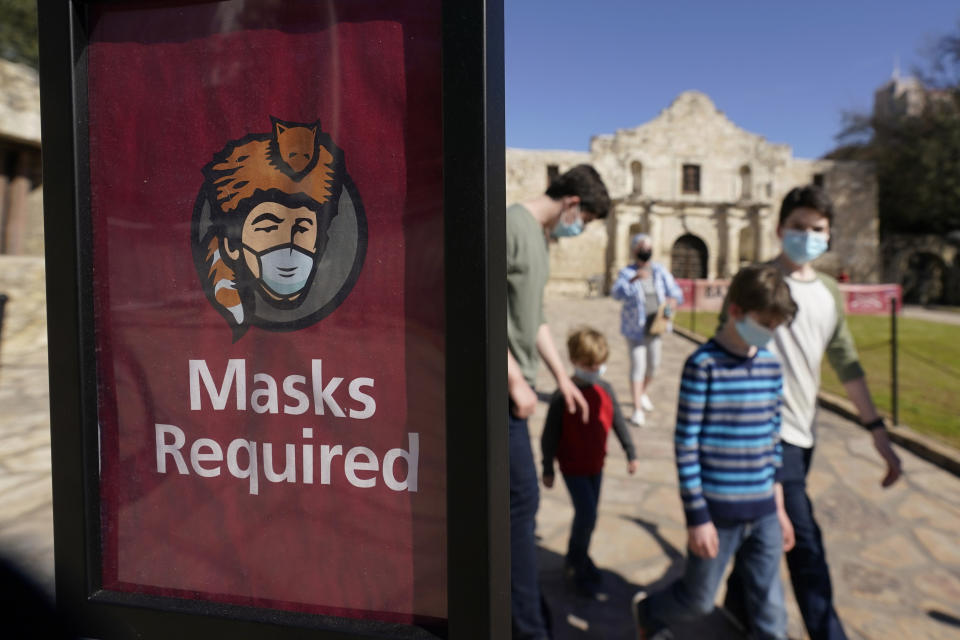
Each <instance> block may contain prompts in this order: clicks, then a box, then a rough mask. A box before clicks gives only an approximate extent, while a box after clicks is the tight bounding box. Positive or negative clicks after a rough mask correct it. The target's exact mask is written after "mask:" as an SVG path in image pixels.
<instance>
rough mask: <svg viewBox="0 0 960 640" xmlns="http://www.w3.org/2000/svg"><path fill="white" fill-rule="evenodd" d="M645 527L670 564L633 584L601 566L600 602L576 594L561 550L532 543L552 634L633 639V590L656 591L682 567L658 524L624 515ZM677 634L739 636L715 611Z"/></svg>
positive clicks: (562, 638) (682, 639)
mask: <svg viewBox="0 0 960 640" xmlns="http://www.w3.org/2000/svg"><path fill="white" fill-rule="evenodd" d="M628 520H632V521H633V522H636V523H637V525H638V526H640V527H641V528H643V529H645V530H646V531H647V532H648V533H650V535H651V536H653V538H654V539H655V540H656V541H657V543H658V544H659V545H660V546H661V547H662V548H663V550H664V552H665V553H666V554H667V555H668V557H669V558H670V562H671V563H670V567H669V568H668V569H667V571H666V572H665V573H664V574H663V575H662V576H661V577H660V578H658V579H657V580H656V581H655V582H651V583H649V584H646V585H639V584H633V583H631V582H629V581H627V580H625V579H624V578H623V577H622V576H621V575H619V574H617V573H615V572H614V571H611V570H609V569H606V568H604V567H600V569H601V572H602V574H603V590H604V592H605V593H606V594H607V595H608V599H607V600H606V601H605V602H598V601H596V600H593V599H591V598H585V597H582V596H579V595H577V593H576V591H575V589H574V587H573V585H572V584H571V583H570V582H569V581H568V580H566V579H565V578H564V571H563V564H564V562H563V560H564V559H563V556H562V555H560V554H558V553H554V552H553V551H550V550H548V549H544V548H543V547H537V554H538V561H539V563H540V588H541V589H542V591H543V597H544V598H545V599H546V601H547V604H548V606H549V608H550V614H551V619H552V626H553V638H554V640H587V639H590V640H635V639H636V637H637V635H636V631H635V629H634V625H633V617H632V613H631V612H630V602H631V600H632V599H633V595H634V594H635V593H636V592H637V591H638V590H639V589H641V588H644V589H647V590H648V591H656V590H658V589H661V588H663V587H665V586H667V585H668V584H669V583H670V582H672V581H673V580H674V579H676V578H677V577H679V576H680V574H681V572H682V571H683V555H682V554H681V553H680V551H679V550H677V549H676V548H675V547H673V546H672V545H671V544H670V543H669V542H667V541H666V540H665V539H663V538H662V537H661V536H660V535H659V534H658V532H657V525H655V524H652V523H649V522H645V521H643V520H639V519H636V518H628ZM672 631H673V633H674V635H675V637H676V640H742V638H743V636H742V635H741V634H739V633H738V632H737V631H736V629H735V628H734V627H733V626H732V625H731V624H730V623H729V622H728V621H727V620H726V618H724V617H723V615H722V614H721V613H720V612H719V611H714V612H713V613H711V614H710V615H708V616H706V617H705V618H702V619H701V620H698V621H696V622H695V623H690V624H684V625H682V626H675V627H673V628H672Z"/></svg>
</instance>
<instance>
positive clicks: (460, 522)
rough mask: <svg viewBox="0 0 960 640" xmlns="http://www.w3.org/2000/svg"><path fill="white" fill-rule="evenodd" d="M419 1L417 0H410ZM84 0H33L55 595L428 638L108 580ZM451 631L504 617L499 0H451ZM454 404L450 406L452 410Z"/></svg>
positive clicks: (245, 628) (91, 626) (105, 633)
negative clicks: (138, 591)
mask: <svg viewBox="0 0 960 640" xmlns="http://www.w3.org/2000/svg"><path fill="white" fill-rule="evenodd" d="M411 1H415V0H411ZM87 4H88V3H85V2H81V1H79V0H40V1H39V2H38V5H39V32H40V79H41V110H42V111H41V113H42V126H43V171H44V202H45V204H44V227H45V233H46V240H45V242H46V263H47V267H46V268H47V273H48V279H47V305H48V332H49V365H50V407H51V408H50V419H51V438H52V458H53V470H52V476H53V492H54V533H55V549H56V551H55V562H56V596H57V604H58V607H59V609H60V610H61V612H63V614H64V615H66V616H70V617H71V619H72V620H73V621H74V622H75V623H76V624H77V627H78V628H77V631H78V632H79V633H80V634H81V635H82V636H84V637H93V638H126V637H137V638H158V639H159V638H164V639H166V638H169V637H171V636H174V635H176V636H177V637H180V638H184V639H185V640H189V639H190V638H207V637H231V638H247V637H250V638H253V637H264V636H265V635H269V637H271V638H280V639H289V640H293V639H297V638H329V639H335V638H359V637H384V638H421V637H427V638H431V637H438V636H436V635H433V634H432V633H430V632H428V631H426V630H424V629H422V628H420V627H416V626H410V625H402V624H387V623H382V622H372V621H362V620H354V619H347V618H336V617H329V616H319V615H306V614H296V613H290V612H286V611H278V610H273V609H257V608H251V607H243V606H235V605H221V604H216V603H210V602H207V601H194V600H186V599H180V598H165V597H156V596H144V595H134V594H128V593H119V592H112V591H106V590H104V589H102V588H101V585H100V584H98V576H99V566H100V528H99V523H100V516H99V513H100V500H99V481H98V456H99V444H98V407H97V384H98V381H97V377H96V360H95V342H94V313H93V300H92V269H91V264H92V253H93V249H92V242H91V236H90V232H89V229H90V191H89V166H88V156H87V149H88V140H87V134H88V130H87V127H88V120H87V68H86V56H87V51H86V46H87V29H86V15H87ZM442 7H443V16H442V24H443V32H442V45H441V46H442V101H443V104H442V111H443V121H442V122H438V123H437V126H438V127H442V138H443V193H444V199H443V201H444V204H443V215H444V220H445V224H444V227H445V238H444V251H445V263H444V269H445V280H444V282H445V284H444V286H445V300H446V310H445V318H446V330H445V331H446V334H445V338H446V348H445V353H446V356H445V357H446V398H445V402H446V406H447V407H456V408H457V411H456V416H457V418H456V423H455V424H453V423H452V422H451V421H450V420H449V418H448V423H447V425H446V433H447V438H446V440H447V478H446V479H447V495H448V501H447V540H448V556H447V567H448V593H447V596H448V629H447V635H448V637H449V638H455V639H457V640H460V639H466V638H490V639H493V638H497V639H499V638H506V637H509V635H510V630H509V624H510V622H509V565H510V554H509V540H508V536H509V534H508V531H509V520H508V517H509V515H508V507H507V498H508V479H509V474H508V456H507V434H506V429H505V425H504V418H505V416H506V413H507V398H506V393H505V390H506V367H505V352H506V326H505V323H504V320H503V319H504V317H505V312H506V309H505V304H506V296H505V281H506V278H505V260H504V255H505V234H504V199H505V198H504V139H503V136H504V107H503V104H504V87H503V82H504V79H503V6H502V2H501V1H500V0H469V1H467V2H453V1H452V0H444V1H443V2H442ZM450 413H453V412H450Z"/></svg>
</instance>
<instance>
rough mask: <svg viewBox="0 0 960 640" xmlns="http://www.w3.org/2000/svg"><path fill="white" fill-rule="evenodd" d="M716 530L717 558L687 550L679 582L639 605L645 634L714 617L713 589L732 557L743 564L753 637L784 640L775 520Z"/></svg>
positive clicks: (770, 516)
mask: <svg viewBox="0 0 960 640" xmlns="http://www.w3.org/2000/svg"><path fill="white" fill-rule="evenodd" d="M716 527H717V541H718V543H719V544H718V546H717V555H716V557H714V558H701V557H699V556H696V555H694V554H693V553H691V552H689V550H688V553H687V563H686V567H685V568H684V572H683V576H682V577H681V578H680V579H679V580H677V581H676V582H674V583H672V584H671V585H670V586H669V587H667V588H666V589H664V590H663V591H658V592H656V593H652V594H650V596H649V597H648V598H647V599H646V600H645V601H644V602H642V603H641V607H642V618H643V619H645V620H646V621H648V623H650V624H651V625H652V628H650V629H648V631H657V630H659V629H660V628H662V627H663V626H669V625H671V624H673V623H677V622H684V621H688V620H693V619H696V618H698V617H700V616H705V615H707V614H708V613H710V612H711V611H713V602H714V598H715V596H716V593H717V588H718V587H719V586H720V583H721V582H722V581H723V574H724V571H725V570H726V568H727V564H728V563H729V562H730V558H732V557H734V554H736V556H737V557H738V558H739V559H740V560H741V562H740V573H741V577H742V579H743V583H742V584H743V586H744V587H745V588H744V594H745V595H746V597H747V598H748V601H749V610H750V611H752V612H753V613H754V617H755V619H754V622H755V636H756V637H758V638H762V639H763V640H773V639H777V640H780V639H785V638H786V637H787V635H786V632H787V612H786V609H785V607H784V605H783V590H782V589H780V588H779V584H780V558H781V557H782V554H783V536H782V533H781V532H780V521H779V520H778V519H777V514H776V513H770V514H767V515H765V516H762V517H760V518H757V519H756V520H752V521H750V522H743V523H739V524H728V525H723V524H717V525H716Z"/></svg>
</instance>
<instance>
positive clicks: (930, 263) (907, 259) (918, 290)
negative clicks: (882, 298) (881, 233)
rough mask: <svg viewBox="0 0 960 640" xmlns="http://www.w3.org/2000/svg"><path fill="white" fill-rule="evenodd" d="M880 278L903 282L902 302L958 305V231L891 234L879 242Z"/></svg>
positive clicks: (959, 299) (959, 282)
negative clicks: (881, 265) (943, 233)
mask: <svg viewBox="0 0 960 640" xmlns="http://www.w3.org/2000/svg"><path fill="white" fill-rule="evenodd" d="M883 264H884V273H883V276H884V280H885V281H886V282H896V283H898V284H901V285H903V299H904V302H907V303H913V304H948V305H957V304H960V231H955V232H953V233H950V234H947V235H946V236H940V235H933V234H906V233H898V234H892V235H890V236H889V237H887V238H885V239H884V241H883Z"/></svg>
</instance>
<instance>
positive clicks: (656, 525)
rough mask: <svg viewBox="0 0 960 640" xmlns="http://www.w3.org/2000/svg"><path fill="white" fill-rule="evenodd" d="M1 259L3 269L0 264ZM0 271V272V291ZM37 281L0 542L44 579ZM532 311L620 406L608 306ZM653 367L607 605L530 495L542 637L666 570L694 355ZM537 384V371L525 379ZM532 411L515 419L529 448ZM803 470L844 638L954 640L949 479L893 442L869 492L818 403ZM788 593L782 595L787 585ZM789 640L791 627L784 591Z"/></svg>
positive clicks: (11, 404)
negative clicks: (547, 619) (894, 468)
mask: <svg viewBox="0 0 960 640" xmlns="http://www.w3.org/2000/svg"><path fill="white" fill-rule="evenodd" d="M8 264H9V263H8ZM20 266H21V267H22V269H23V277H26V278H29V279H30V280H31V281H32V282H34V283H37V282H42V281H40V280H38V279H39V278H42V264H40V263H30V262H24V263H23V265H20ZM3 280H4V278H3V276H2V275H0V288H2V285H3V284H4V282H3ZM42 309H43V291H42V284H40V286H32V287H27V288H26V290H25V291H19V292H17V295H16V296H15V297H14V296H11V302H10V303H9V304H8V306H7V318H6V322H5V326H4V328H3V337H2V343H0V552H2V553H3V554H5V555H6V556H8V557H12V558H13V559H14V560H15V561H16V562H17V563H19V564H20V565H21V566H23V567H24V568H26V569H27V570H28V571H29V572H30V573H32V574H33V575H34V576H35V577H36V578H37V579H38V581H39V582H40V583H41V584H42V585H44V586H45V587H46V588H48V589H52V585H53V535H52V506H51V492H50V456H49V454H50V436H49V412H48V409H47V366H46V333H45V332H46V327H45V322H44V321H43V313H42ZM547 314H548V317H549V318H550V319H551V321H552V325H551V326H552V327H553V329H554V332H555V336H556V338H557V344H558V345H563V344H564V343H565V336H566V333H567V331H568V330H569V328H571V327H572V326H575V325H579V324H583V323H590V324H592V325H593V326H595V327H597V328H598V329H600V330H602V331H603V332H604V333H606V335H607V336H608V338H609V340H610V343H611V346H612V348H613V354H612V357H611V361H610V363H609V367H608V373H607V378H608V379H609V380H610V381H611V382H612V383H613V385H614V388H615V389H616V391H617V393H618V395H619V396H620V399H621V401H622V403H623V407H624V411H625V412H626V413H628V414H629V412H630V411H631V410H632V407H631V406H630V404H629V394H628V391H627V360H626V353H625V348H624V346H623V341H622V339H621V338H620V335H619V330H618V326H619V324H618V323H619V320H618V315H619V305H618V304H617V303H615V302H613V301H612V300H609V299H607V298H599V299H589V300H584V299H580V298H563V297H553V298H550V299H548V304H547ZM665 340H666V343H665V345H664V346H665V348H664V362H663V365H662V369H661V372H660V374H659V376H658V378H657V381H656V384H655V387H654V389H653V393H652V397H653V400H654V402H655V403H656V405H657V410H656V411H655V412H653V413H652V414H650V416H649V421H648V426H646V427H644V428H642V429H638V428H631V434H632V435H633V437H634V440H635V442H636V444H637V446H638V451H639V455H640V460H641V466H640V471H639V472H638V473H637V475H636V476H632V477H631V476H628V475H627V473H626V462H625V458H624V455H623V452H622V451H621V450H620V448H619V445H618V444H617V443H616V441H615V440H612V441H611V443H610V456H609V459H608V462H607V468H606V476H605V478H604V485H603V497H602V503H601V507H600V517H599V522H598V526H597V530H596V533H595V535H594V538H593V546H592V554H593V557H594V559H595V560H596V562H597V564H598V565H599V566H600V567H601V568H602V569H604V573H605V580H606V585H607V588H608V590H609V592H610V595H611V599H610V600H609V601H608V602H603V603H599V602H592V601H589V602H588V601H586V600H584V599H582V598H577V597H576V596H575V595H573V594H571V593H570V592H569V591H568V590H567V589H566V587H565V585H564V582H563V578H562V566H563V553H564V551H565V549H566V540H567V534H568V531H569V525H570V520H571V518H572V509H571V507H570V501H569V498H568V496H567V493H566V490H565V488H564V486H563V484H562V483H561V482H558V483H557V485H556V486H555V487H554V488H553V489H552V490H546V489H544V490H543V491H542V493H541V507H540V512H539V515H538V527H537V530H538V534H539V536H540V546H541V549H540V553H541V568H542V581H543V585H544V592H545V594H546V596H547V598H548V601H549V602H550V605H551V607H552V610H553V613H554V625H555V634H556V637H557V639H558V640H566V639H581V638H583V639H586V638H591V639H597V640H601V639H602V640H621V639H622V640H627V639H629V638H633V637H634V636H633V631H632V624H631V621H630V617H629V611H628V602H629V600H630V597H631V596H632V594H633V593H634V591H635V590H636V589H637V588H638V587H640V586H649V585H654V586H657V585H660V584H663V583H664V582H665V581H666V580H668V579H671V578H672V577H674V576H676V575H677V574H678V572H679V571H680V570H681V569H682V566H683V565H682V563H683V555H684V551H683V550H684V545H685V530H684V526H683V514H682V512H681V508H680V500H679V497H678V494H677V489H676V478H675V470H674V465H673V445H672V426H673V425H672V420H673V414H674V412H675V408H674V407H675V403H676V392H677V382H678V378H679V372H680V367H681V366H682V363H683V360H684V358H685V357H686V356H687V354H688V353H690V352H691V351H692V350H693V349H694V345H693V344H691V343H690V342H688V341H686V340H684V339H682V338H679V337H675V336H668V337H667V338H665ZM551 387H552V380H551V379H550V377H549V376H548V375H546V374H545V373H542V374H541V381H540V388H541V389H543V390H549V389H550V388H551ZM544 412H545V405H544V404H542V403H541V405H540V406H539V408H538V412H537V415H536V417H534V419H533V420H532V422H531V425H532V437H533V439H534V445H535V448H534V450H535V451H537V452H539V442H538V438H539V434H540V428H541V425H542V421H543V416H544ZM819 437H820V440H819V445H818V448H817V453H816V455H815V456H814V465H813V471H812V473H811V476H810V487H811V495H812V496H813V499H814V503H815V508H816V512H817V514H818V517H819V520H820V524H821V526H822V527H823V530H824V534H825V537H826V544H827V549H828V554H829V560H830V565H831V568H832V572H833V578H834V587H835V591H836V601H837V606H838V608H839V611H840V615H841V617H842V618H843V620H844V622H845V623H846V625H847V629H848V632H849V634H850V636H851V638H852V639H857V638H869V639H871V640H885V639H894V638H896V639H898V640H899V639H901V638H910V639H911V640H914V639H924V638H929V639H931V640H946V639H948V638H952V639H956V638H960V479H958V478H956V477H954V476H952V475H950V474H948V473H946V472H943V471H941V470H940V469H938V468H937V467H934V466H932V465H930V464H928V463H926V462H924V461H923V460H920V459H918V458H916V457H915V456H913V455H911V454H910V453H908V452H901V456H902V458H903V460H904V466H905V469H906V473H907V475H906V477H905V478H904V479H903V480H902V481H901V482H899V483H898V484H897V485H896V486H895V487H893V488H891V489H888V490H883V489H881V488H880V486H879V482H880V477H881V475H882V470H881V466H880V463H879V462H878V460H877V458H876V456H875V455H874V454H873V452H872V451H871V447H870V442H869V439H868V438H867V437H866V435H865V434H864V433H863V432H862V431H861V430H860V429H859V428H858V427H857V426H856V425H854V424H853V423H851V422H849V421H847V420H844V419H841V418H839V417H837V416H835V415H833V414H830V413H827V412H823V413H822V415H821V427H820V432H819ZM788 593H789V591H788ZM789 598H790V599H789V602H788V605H789V609H790V617H791V626H790V630H791V637H794V638H799V637H802V629H801V627H800V623H799V617H798V615H797V611H796V605H795V604H794V603H793V600H792V595H791V596H789ZM677 632H678V633H677V637H678V638H680V639H681V640H682V639H683V638H692V639H696V640H701V639H703V640H710V639H727V638H730V639H735V638H737V637H738V635H737V634H736V633H735V632H734V631H733V629H732V628H731V627H730V626H729V625H728V624H727V623H726V622H725V621H724V620H723V619H722V618H721V617H720V616H719V614H716V613H715V614H714V615H713V616H712V617H711V618H710V619H709V620H708V621H706V622H705V623H702V624H699V625H692V626H689V627H685V628H683V629H678V630H677Z"/></svg>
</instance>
